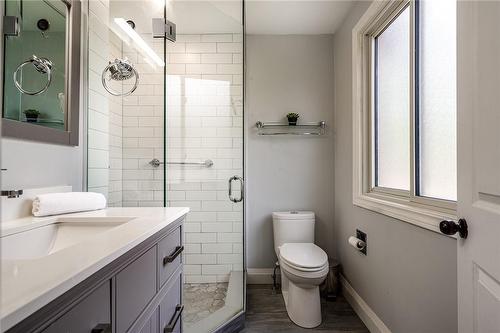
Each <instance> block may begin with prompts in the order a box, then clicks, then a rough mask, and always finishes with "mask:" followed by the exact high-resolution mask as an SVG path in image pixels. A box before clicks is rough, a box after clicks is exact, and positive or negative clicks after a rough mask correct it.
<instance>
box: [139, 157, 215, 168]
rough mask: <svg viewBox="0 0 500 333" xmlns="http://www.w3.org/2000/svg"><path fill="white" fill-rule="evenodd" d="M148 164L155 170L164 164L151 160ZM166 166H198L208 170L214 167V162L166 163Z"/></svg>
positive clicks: (154, 159) (155, 159)
mask: <svg viewBox="0 0 500 333" xmlns="http://www.w3.org/2000/svg"><path fill="white" fill-rule="evenodd" d="M149 164H150V165H152V166H153V167H155V168H157V167H159V166H160V165H162V164H165V162H160V160H159V159H157V158H153V159H152V160H151V161H149ZM167 165H200V166H204V167H206V168H210V167H211V166H213V165H214V162H213V161H212V160H205V161H203V162H167Z"/></svg>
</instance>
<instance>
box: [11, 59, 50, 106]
mask: <svg viewBox="0 0 500 333" xmlns="http://www.w3.org/2000/svg"><path fill="white" fill-rule="evenodd" d="M28 64H32V65H33V66H34V67H35V69H36V71H37V72H39V73H41V74H47V83H46V84H45V86H44V87H43V88H42V89H40V90H38V91H28V90H26V89H24V88H23V87H22V86H21V84H20V83H19V81H17V73H18V72H19V71H20V70H21V69H22V68H23V67H24V66H26V65H28ZM52 66H53V65H52V61H50V60H49V59H47V58H39V57H37V56H36V55H34V54H33V55H32V56H31V57H30V58H29V59H28V60H26V61H24V62H22V63H21V64H20V65H19V66H17V68H16V71H15V72H14V75H13V78H14V84H15V85H16V88H17V90H19V91H20V92H22V93H23V94H26V95H31V96H34V95H40V94H43V93H44V92H46V91H47V89H49V86H50V84H51V83H52Z"/></svg>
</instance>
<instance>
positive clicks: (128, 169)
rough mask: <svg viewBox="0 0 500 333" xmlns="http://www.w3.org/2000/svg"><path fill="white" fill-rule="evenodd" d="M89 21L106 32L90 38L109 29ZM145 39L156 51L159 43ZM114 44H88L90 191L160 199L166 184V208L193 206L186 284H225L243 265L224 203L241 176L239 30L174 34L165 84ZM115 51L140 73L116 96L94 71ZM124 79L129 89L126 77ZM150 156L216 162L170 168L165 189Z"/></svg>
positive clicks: (136, 201)
mask: <svg viewBox="0 0 500 333" xmlns="http://www.w3.org/2000/svg"><path fill="white" fill-rule="evenodd" d="M93 3H94V2H91V4H93ZM95 3H96V4H95V5H96V6H101V5H102V4H100V3H99V2H95ZM100 9H102V8H100ZM100 13H102V15H107V13H108V12H106V11H105V10H101V11H100ZM101 21H102V20H101ZM90 26H91V27H92V28H93V29H101V28H102V29H103V31H96V32H95V35H98V36H94V35H91V38H94V39H97V38H101V37H102V36H107V35H109V33H108V32H107V30H106V28H105V26H102V25H101V24H97V23H95V24H91V25H90ZM141 36H142V38H143V39H144V40H145V41H146V42H147V43H148V44H149V45H151V46H152V48H153V49H154V50H155V52H156V53H157V54H158V55H160V57H162V55H163V40H161V39H153V38H152V36H151V35H150V34H141ZM110 42H112V40H102V41H101V40H100V44H99V46H98V47H97V46H96V48H95V49H91V53H94V54H91V60H90V62H91V67H92V68H93V69H92V70H93V71H95V75H94V76H95V78H94V80H93V81H91V84H90V86H91V91H90V94H91V100H92V102H91V103H90V105H91V106H90V110H89V113H90V115H89V118H90V119H91V121H90V123H89V182H90V181H91V183H92V186H90V184H89V190H90V189H92V190H99V191H101V192H103V193H105V194H107V195H108V198H109V199H110V204H111V203H112V204H116V205H123V206H142V207H144V206H159V207H161V206H163V203H164V190H165V191H166V193H165V196H166V204H167V206H188V207H190V209H191V212H190V214H189V215H188V218H187V221H186V223H185V230H184V231H185V233H184V236H185V239H184V241H185V254H184V256H185V257H184V258H185V263H186V267H185V274H184V277H185V281H186V282H188V283H207V282H226V281H228V279H229V273H230V272H231V271H232V270H237V271H241V270H242V269H243V255H242V252H243V251H242V248H243V230H242V229H243V211H242V204H241V203H232V202H230V201H229V198H228V194H227V191H228V179H229V177H231V176H233V175H239V176H242V174H243V164H242V163H243V139H242V138H243V82H242V77H243V64H242V36H241V34H207V35H178V36H177V42H176V43H171V42H167V55H166V56H167V59H166V60H167V64H166V69H167V76H166V78H165V82H166V87H165V86H164V76H163V74H162V73H163V68H161V67H155V66H152V65H150V63H151V61H149V60H147V59H145V57H144V56H143V55H142V54H141V53H139V52H137V51H136V50H134V49H132V48H131V47H130V46H128V45H126V44H124V43H120V47H119V48H117V49H116V50H115V49H114V47H113V43H110ZM119 50H122V54H123V56H124V57H127V58H128V59H129V60H130V61H131V62H132V63H133V64H135V65H136V66H137V69H138V71H139V73H140V84H139V87H138V88H137V90H136V91H135V92H134V93H133V94H131V95H130V96H127V97H123V98H121V99H120V98H118V99H117V98H113V97H112V96H111V95H109V94H107V93H105V92H104V91H103V90H102V89H101V87H102V86H101V85H100V78H99V76H96V75H100V71H101V70H102V68H103V67H104V66H106V64H107V61H108V60H111V59H114V58H115V57H118V55H120V54H119V52H118V51H119ZM115 51H117V52H118V53H116V52H115ZM113 52H115V53H113ZM93 66H94V67H93ZM122 85H123V86H122V87H120V88H121V89H123V90H128V89H130V88H131V83H130V82H128V81H125V82H123V84H122ZM165 93H166V103H167V105H166V116H167V119H166V138H165V139H164V132H165V131H164V96H165V95H164V94H165ZM105 117H107V119H108V120H107V121H106V120H105V119H106V118H105ZM105 124H107V125H105ZM165 142H166V156H164V143H165ZM90 143H92V145H91V144H90ZM91 155H92V156H91ZM153 158H157V159H159V160H160V161H162V162H164V161H165V160H166V161H170V162H199V161H205V160H207V159H211V160H212V161H213V162H214V165H213V166H212V167H210V168H206V167H202V166H180V165H167V167H166V177H167V178H166V188H165V189H164V184H163V182H164V171H163V166H161V167H158V168H154V167H153V166H151V165H150V164H149V162H150V161H151V160H152V159H153ZM91 159H92V161H93V162H92V167H91V166H90V160H91ZM108 167H109V170H108ZM234 195H239V194H236V193H235V194H234ZM118 197H119V199H120V200H119V201H118V200H117V198H118ZM111 199H112V200H113V201H112V200H111Z"/></svg>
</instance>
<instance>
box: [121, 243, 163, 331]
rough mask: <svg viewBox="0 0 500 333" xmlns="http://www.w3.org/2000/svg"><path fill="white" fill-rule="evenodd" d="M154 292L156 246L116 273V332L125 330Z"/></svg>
mask: <svg viewBox="0 0 500 333" xmlns="http://www.w3.org/2000/svg"><path fill="white" fill-rule="evenodd" d="M155 294H156V247H152V248H151V249H149V250H148V251H147V252H146V253H144V254H143V255H142V256H140V257H139V258H138V259H136V260H135V261H134V262H133V263H131V264H130V265H128V266H127V267H126V268H125V269H123V270H122V271H121V272H120V273H118V274H117V275H116V332H117V333H122V332H126V331H127V330H128V328H129V327H130V325H132V323H133V322H134V321H135V320H136V318H137V317H138V316H139V314H140V313H141V312H142V310H144V308H145V307H146V305H147V304H148V303H149V301H151V299H152V298H153V297H154V295H155Z"/></svg>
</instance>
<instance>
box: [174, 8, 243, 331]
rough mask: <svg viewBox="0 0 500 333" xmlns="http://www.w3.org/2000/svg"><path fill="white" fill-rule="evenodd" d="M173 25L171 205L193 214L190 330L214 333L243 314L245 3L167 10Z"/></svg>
mask: <svg viewBox="0 0 500 333" xmlns="http://www.w3.org/2000/svg"><path fill="white" fill-rule="evenodd" d="M166 17H167V19H168V20H169V21H173V22H174V23H175V24H176V25H177V41H176V42H175V43H169V42H167V44H166V50H167V53H166V59H167V64H166V73H167V74H166V87H165V89H166V124H167V125H166V163H167V164H166V189H167V193H166V203H167V206H169V207H174V206H187V207H189V208H190V210H191V211H190V213H189V214H188V216H187V220H186V222H185V224H184V247H185V250H184V300H183V303H184V306H185V308H184V312H183V324H184V325H183V326H184V331H185V332H188V333H189V332H193V333H194V332H196V333H199V332H211V331H213V330H215V329H216V328H217V327H220V326H221V325H223V324H224V323H226V322H227V321H228V320H229V319H230V318H233V317H234V316H236V315H237V314H238V313H240V312H241V311H242V309H243V298H244V284H243V280H244V279H243V197H242V193H241V192H240V188H242V187H241V182H240V179H241V178H238V177H242V176H243V25H242V3H241V2H237V1H235V2H225V3H222V2H220V3H219V2H204V1H193V2H191V1H189V2H168V3H167V8H166ZM235 176H236V178H233V177H235ZM230 179H233V180H232V181H231V182H230V181H229V180H230ZM230 187H231V190H232V191H231V193H230V196H231V198H232V199H233V200H231V198H230V196H229V195H228V194H229V193H228V192H229V190H230Z"/></svg>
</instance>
